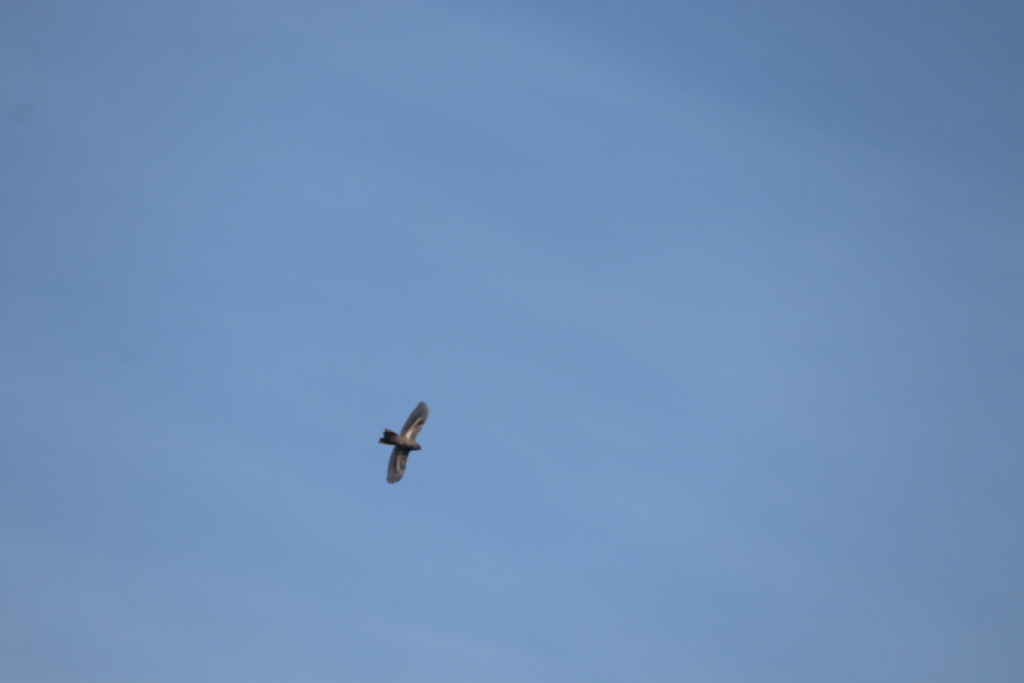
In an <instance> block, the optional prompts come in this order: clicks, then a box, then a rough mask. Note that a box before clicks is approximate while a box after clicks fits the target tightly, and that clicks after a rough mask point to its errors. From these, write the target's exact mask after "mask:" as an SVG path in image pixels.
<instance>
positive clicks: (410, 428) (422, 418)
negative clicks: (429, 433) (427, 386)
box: [399, 401, 429, 476]
mask: <svg viewBox="0 0 1024 683" xmlns="http://www.w3.org/2000/svg"><path fill="white" fill-rule="evenodd" d="M428 414H429V411H428V410H427V404H426V403H424V402H423V401H420V404H419V405H418V406H416V407H415V408H414V409H413V411H412V413H411V414H410V415H409V419H408V420H406V421H405V426H403V427H402V436H404V437H407V438H410V439H413V440H415V439H416V435H417V434H419V433H420V430H421V429H423V424H424V423H425V422H426V421H427V415H428ZM399 476H401V475H399Z"/></svg>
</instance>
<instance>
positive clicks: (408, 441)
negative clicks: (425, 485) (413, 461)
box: [380, 401, 429, 484]
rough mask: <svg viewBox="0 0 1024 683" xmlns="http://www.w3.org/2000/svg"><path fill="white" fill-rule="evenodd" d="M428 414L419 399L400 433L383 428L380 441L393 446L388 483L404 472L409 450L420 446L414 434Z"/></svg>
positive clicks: (391, 482)
mask: <svg viewBox="0 0 1024 683" xmlns="http://www.w3.org/2000/svg"><path fill="white" fill-rule="evenodd" d="M428 414H429V411H428V410H427V404H426V403H423V402H422V401H421V402H420V404H419V405H417V406H416V408H414V409H413V411H412V414H410V415H409V419H408V420H406V421H405V425H404V426H403V427H402V432H401V433H400V434H396V433H395V432H393V431H391V430H390V429H385V430H384V436H382V437H381V438H380V443H383V444H388V445H390V446H394V447H395V448H394V450H392V451H391V460H390V461H389V462H388V483H389V484H394V483H395V482H396V481H398V480H399V479H401V478H402V475H403V474H405V463H406V461H407V460H408V459H409V452H410V451H418V450H420V448H422V447H421V446H420V445H419V444H418V443H416V436H417V435H418V434H419V433H420V430H421V429H423V424H424V423H425V422H426V421H427V415H428Z"/></svg>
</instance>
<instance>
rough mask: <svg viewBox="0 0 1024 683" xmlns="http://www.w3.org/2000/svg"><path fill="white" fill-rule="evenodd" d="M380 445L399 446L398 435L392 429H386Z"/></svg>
mask: <svg viewBox="0 0 1024 683" xmlns="http://www.w3.org/2000/svg"><path fill="white" fill-rule="evenodd" d="M380 443H388V444H392V445H394V444H397V443H398V434H395V433H394V432H393V431H391V430H390V429H385V430H384V436H382V437H380Z"/></svg>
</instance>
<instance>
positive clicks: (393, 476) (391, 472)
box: [388, 446, 409, 484]
mask: <svg viewBox="0 0 1024 683" xmlns="http://www.w3.org/2000/svg"><path fill="white" fill-rule="evenodd" d="M408 459H409V449H408V448H402V447H401V446H395V448H394V450H392V451H391V460H390V461H389V462H388V483H389V484H394V483H395V482H396V481H398V480H399V479H401V478H402V475H403V474H405V462H406V460H408Z"/></svg>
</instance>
